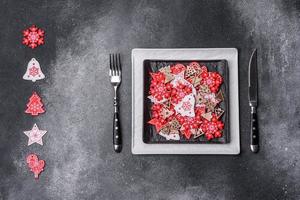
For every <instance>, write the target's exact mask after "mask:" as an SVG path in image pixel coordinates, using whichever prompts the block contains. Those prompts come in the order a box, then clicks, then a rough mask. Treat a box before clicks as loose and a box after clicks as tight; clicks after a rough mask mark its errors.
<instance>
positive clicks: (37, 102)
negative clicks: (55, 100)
mask: <svg viewBox="0 0 300 200" xmlns="http://www.w3.org/2000/svg"><path fill="white" fill-rule="evenodd" d="M43 106H44V105H43V103H42V101H41V97H39V95H38V94H37V93H36V92H33V94H32V96H31V97H30V99H29V102H28V104H27V109H26V110H25V113H27V114H31V115H32V116H37V115H39V114H41V113H44V112H45V109H44V108H43Z"/></svg>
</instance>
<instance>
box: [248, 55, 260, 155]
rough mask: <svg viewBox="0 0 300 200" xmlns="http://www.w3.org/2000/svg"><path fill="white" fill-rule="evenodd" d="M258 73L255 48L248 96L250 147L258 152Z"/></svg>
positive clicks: (250, 70)
mask: <svg viewBox="0 0 300 200" xmlns="http://www.w3.org/2000/svg"><path fill="white" fill-rule="evenodd" d="M257 76H258V74H257V49H254V51H253V52H252V55H251V58H250V61H249V70H248V89H249V91H248V97H249V105H250V108H251V116H250V120H251V122H250V124H251V132H250V141H251V142H250V149H251V151H252V152H254V153H257V152H258V150H259V137H258V136H259V135H258V123H257V113H256V108H257V105H258V100H257V93H258V92H257V90H258V80H257V79H258V77H257Z"/></svg>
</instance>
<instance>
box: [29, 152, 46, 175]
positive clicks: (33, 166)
mask: <svg viewBox="0 0 300 200" xmlns="http://www.w3.org/2000/svg"><path fill="white" fill-rule="evenodd" d="M26 162H27V165H28V167H29V168H30V171H31V172H33V173H34V178H36V179H37V178H39V175H40V173H41V172H42V171H44V167H45V161H44V160H39V158H38V156H37V155H36V154H30V155H28V156H27V158H26Z"/></svg>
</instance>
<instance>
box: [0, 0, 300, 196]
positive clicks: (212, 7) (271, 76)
mask: <svg viewBox="0 0 300 200" xmlns="http://www.w3.org/2000/svg"><path fill="white" fill-rule="evenodd" d="M299 4H300V3H299V1H296V0H291V1H283V0H282V1H279V0H276V1H275V0H261V1H246V0H244V1H216V0H210V1H209V0H206V1H189V0H186V1H178V0H175V1H171V0H170V1H151V2H150V1H92V0H90V1H75V0H68V1H17V0H1V2H0V28H1V30H0V45H1V47H0V58H1V64H0V65H1V66H0V67H1V68H0V100H1V102H0V106H1V107H0V117H1V118H0V131H1V132H0V199H22V200H27V199H72V200H73V199H130V200H131V199H182V200H188V199H238V200H240V199H300V190H299V187H300V184H299V182H300V180H299V179H300V170H299V158H300V156H299V138H300V136H299V134H300V131H299V129H300V103H299V99H300V92H299V88H298V87H299V84H300V79H299V77H300V63H299V56H300V55H299V53H300V49H299V32H300V30H299V29H300V25H299V24H300V23H299V17H300V16H299V14H300V5H299ZM31 24H36V25H38V26H40V27H42V28H43V29H45V31H46V34H47V35H46V44H45V45H44V46H42V47H39V48H37V49H34V50H31V49H29V48H27V47H24V46H23V45H22V44H21V39H22V35H21V31H22V30H23V29H24V28H26V27H28V26H30V25H31ZM135 47H161V48H165V47H237V48H238V49H239V76H240V116H241V117H240V119H241V149H242V151H241V154H240V155H238V156H133V155H131V150H130V141H131V128H130V124H131V119H130V115H131V69H130V68H131V61H130V54H131V49H132V48H135ZM254 47H257V48H258V52H259V74H260V75H259V83H260V87H259V88H260V92H259V97H260V107H259V123H260V126H259V128H260V133H261V151H260V153H259V154H257V155H255V154H252V153H250V152H249V147H248V146H249V145H248V143H249V140H248V134H249V132H248V130H249V123H248V121H249V107H248V102H247V64H248V59H249V57H250V53H251V51H252V49H253V48H254ZM109 52H121V53H122V56H123V63H124V73H123V74H124V75H123V83H122V87H121V95H120V96H121V120H122V130H123V136H124V149H123V152H122V153H121V154H115V153H114V152H113V149H112V131H111V130H112V125H111V122H112V121H111V118H112V110H113V106H112V95H113V90H112V88H111V86H110V84H109V79H108V76H107V72H108V69H107V64H108V53H109ZM32 57H35V58H37V59H38V60H39V61H40V64H41V66H42V69H43V71H44V73H45V75H46V79H44V80H42V81H38V82H36V83H32V82H29V81H24V80H22V76H23V74H24V72H25V70H26V65H27V62H28V61H29V60H30V59H31V58H32ZM33 90H36V91H38V92H39V93H40V94H41V96H42V97H43V100H44V103H45V107H46V110H47V111H46V113H45V114H43V115H41V116H39V117H36V118H32V117H30V116H28V115H25V114H24V109H25V104H26V103H27V99H28V97H29V96H30V95H31V93H32V91H33ZM34 122H37V123H38V125H39V127H40V128H42V129H46V130H47V131H48V133H47V134H46V135H45V136H44V146H39V145H36V144H34V145H32V146H29V147H27V145H26V144H27V137H26V136H25V135H24V134H23V133H22V131H24V130H27V129H30V128H31V127H32V125H33V123H34ZM30 152H35V153H37V154H38V155H40V158H42V159H45V160H46V164H47V166H46V169H45V171H44V172H43V173H42V175H41V177H40V179H39V180H38V181H36V180H34V178H33V174H32V173H30V172H29V170H28V168H27V166H26V163H25V157H26V155H28V154H29V153H30Z"/></svg>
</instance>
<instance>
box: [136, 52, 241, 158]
mask: <svg viewBox="0 0 300 200" xmlns="http://www.w3.org/2000/svg"><path fill="white" fill-rule="evenodd" d="M146 60H161V61H162V60H169V61H170V60H171V61H174V60H176V61H187V60H199V61H201V60H205V61H208V62H209V61H211V62H213V61H219V60H226V61H227V64H228V71H229V76H228V77H229V80H228V85H229V88H230V91H229V94H226V95H227V96H228V98H229V106H228V109H227V112H229V113H230V116H229V117H230V119H229V122H228V123H229V126H228V127H229V130H228V132H229V133H228V134H230V141H228V142H227V143H223V144H214V143H205V144H203V143H149V142H145V133H144V132H145V129H144V127H145V126H144V121H145V117H146V116H145V114H144V108H145V103H144V99H145V97H144V95H145V84H146V83H145V78H144V73H145V70H147V69H145V65H144V62H145V61H146ZM239 152H240V139H239V101H238V52H237V50H236V49H234V48H221V49H219V48H218V49H133V50H132V153H133V154H239Z"/></svg>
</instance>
